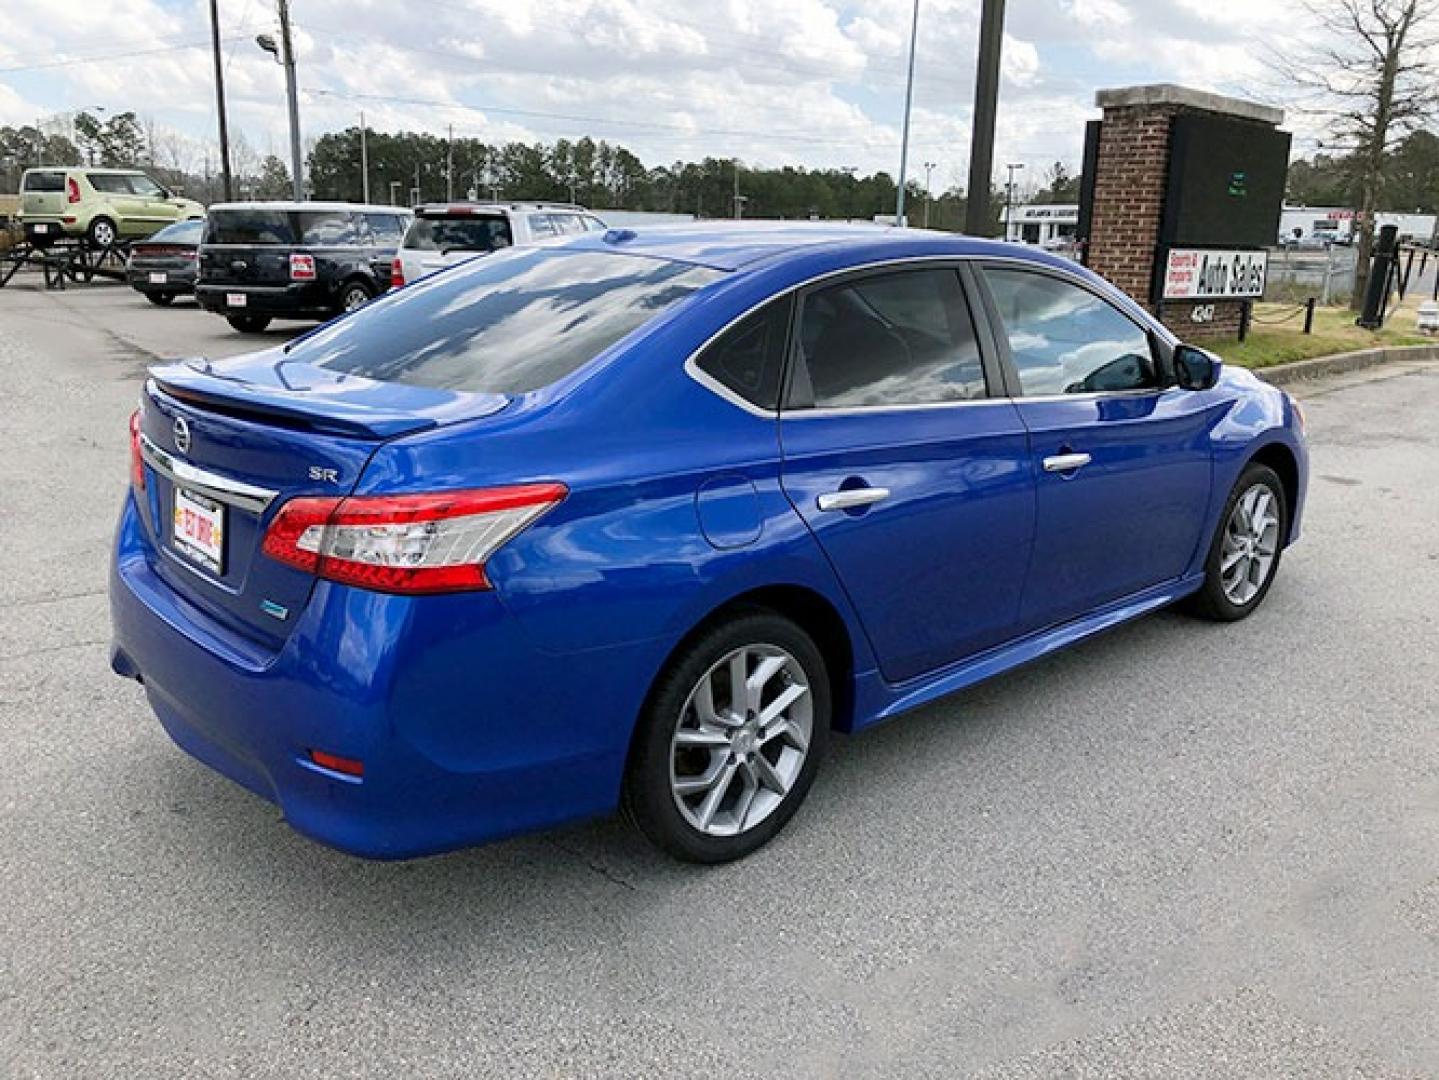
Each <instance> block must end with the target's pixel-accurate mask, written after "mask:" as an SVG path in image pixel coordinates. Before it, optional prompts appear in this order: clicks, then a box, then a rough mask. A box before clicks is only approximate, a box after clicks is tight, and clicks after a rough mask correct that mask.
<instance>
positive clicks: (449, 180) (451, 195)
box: [445, 124, 455, 202]
mask: <svg viewBox="0 0 1439 1080" xmlns="http://www.w3.org/2000/svg"><path fill="white" fill-rule="evenodd" d="M454 201H455V125H454V124H451V125H450V126H449V141H448V142H447V143H446V144H445V202H454Z"/></svg>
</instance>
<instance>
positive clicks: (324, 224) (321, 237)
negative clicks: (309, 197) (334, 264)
mask: <svg viewBox="0 0 1439 1080" xmlns="http://www.w3.org/2000/svg"><path fill="white" fill-rule="evenodd" d="M294 216H295V217H297V218H298V219H299V225H300V228H299V232H300V243H301V244H303V245H305V246H307V247H354V246H355V245H356V244H358V243H359V242H360V233H359V230H358V229H357V228H356V223H355V216H354V215H353V214H351V213H349V212H347V211H344V210H306V211H305V212H304V213H300V214H296V215H294Z"/></svg>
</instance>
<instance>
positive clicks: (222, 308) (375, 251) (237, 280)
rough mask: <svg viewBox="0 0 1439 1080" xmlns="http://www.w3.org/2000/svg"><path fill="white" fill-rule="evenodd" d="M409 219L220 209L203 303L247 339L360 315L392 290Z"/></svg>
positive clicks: (343, 210)
mask: <svg viewBox="0 0 1439 1080" xmlns="http://www.w3.org/2000/svg"><path fill="white" fill-rule="evenodd" d="M409 219H410V212H409V211H408V210H404V209H401V208H399V207H395V206H364V205H360V204H356V203H322V202H251V203H219V204H217V205H215V206H212V207H210V212H209V214H208V216H207V217H206V219H205V235H204V238H203V239H202V240H201V242H200V276H199V281H198V282H197V284H196V286H195V297H196V299H198V300H199V301H200V304H201V306H203V307H205V308H207V309H209V310H210V311H213V312H215V313H216V314H219V315H223V316H225V318H226V319H228V320H229V322H230V325H231V326H233V327H234V328H235V329H236V330H240V331H242V332H244V333H258V332H259V331H261V330H263V329H265V327H267V326H269V325H270V321H271V320H272V319H276V318H281V319H318V320H324V319H329V318H332V317H333V316H335V315H338V314H340V313H341V312H344V311H352V310H353V309H355V308H357V307H359V306H361V305H362V304H364V303H366V302H368V301H369V300H370V298H371V297H374V296H377V295H379V294H380V293H381V292H384V290H385V289H386V288H387V287H388V286H389V283H390V264H391V261H392V260H393V259H394V257H395V249H396V248H398V247H399V245H400V241H401V240H402V239H403V237H404V235H405V228H406V226H407V225H408V224H409Z"/></svg>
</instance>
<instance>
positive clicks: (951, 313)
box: [780, 266, 1034, 682]
mask: <svg viewBox="0 0 1439 1080" xmlns="http://www.w3.org/2000/svg"><path fill="white" fill-rule="evenodd" d="M797 325H798V331H797V334H796V340H795V347H794V349H793V351H792V354H791V355H792V372H791V378H790V385H789V388H788V392H787V396H786V401H785V405H784V408H783V410H782V412H781V417H780V440H781V446H782V453H783V465H782V478H783V484H784V489H785V492H786V494H787V495H788V496H789V498H790V500H791V502H793V504H794V506H795V508H796V509H797V510H798V511H799V513H800V514H801V516H803V518H804V520H805V522H806V523H807V524H808V525H809V527H810V529H811V530H812V531H813V533H814V535H815V536H816V538H817V539H818V540H819V543H820V545H821V547H822V548H823V550H824V552H825V554H826V555H827V556H828V558H829V560H830V562H831V563H832V564H833V566H834V568H835V570H836V571H837V573H838V575H839V578H840V580H841V582H842V584H843V586H844V588H845V590H846V592H847V593H848V595H849V597H850V599H851V601H852V602H853V604H854V607H855V609H856V611H857V612H858V614H859V618H860V620H861V622H862V623H863V625H864V629H865V632H866V634H867V635H868V637H869V639H870V643H871V644H872V645H873V647H874V650H875V653H876V655H877V657H878V659H879V664H880V669H881V672H882V674H883V675H884V677H885V678H886V679H888V680H889V681H891V682H902V681H904V680H906V679H910V678H913V677H915V676H917V675H922V674H924V673H925V672H927V671H932V670H934V669H936V668H939V667H943V666H944V665H946V664H949V663H952V662H954V661H956V660H959V659H961V658H963V657H966V656H969V655H972V654H974V653H976V652H980V651H982V650H984V649H986V648H988V647H990V646H993V645H995V644H998V643H999V642H1001V641H1004V640H1006V639H1007V638H1009V637H1011V636H1012V635H1013V633H1014V631H1015V625H1016V622H1017V619H1018V617H1019V605H1020V597H1021V595H1022V590H1023V578H1024V572H1025V567H1026V565H1027V564H1028V562H1029V551H1030V544H1031V539H1032V534H1033V529H1034V479H1033V474H1032V471H1031V469H1030V465H1029V439H1028V434H1027V432H1026V431H1025V428H1024V424H1023V423H1022V421H1021V420H1020V417H1019V413H1018V411H1017V409H1016V408H1015V406H1014V404H1013V403H1012V402H1010V401H1008V400H1006V399H1004V398H1002V397H991V396H990V394H989V387H990V386H996V387H997V386H998V385H999V383H998V369H997V368H994V369H992V370H990V371H989V372H986V369H985V364H984V363H983V362H982V360H981V354H980V349H979V346H978V342H977V338H976V334H975V326H974V322H973V320H972V318H971V315H970V308H969V305H968V303H967V300H966V296H965V292H964V289H963V287H962V286H961V282H960V279H959V276H958V272H957V270H956V269H955V268H954V267H952V266H937V267H932V268H924V269H905V270H890V271H880V272H875V271H870V272H867V273H862V274H858V275H855V276H851V277H847V278H843V279H840V280H838V281H833V282H830V283H827V284H824V285H821V286H817V287H814V288H811V289H809V290H807V291H806V292H805V293H804V294H803V295H802V296H801V297H800V310H799V316H798V324H797Z"/></svg>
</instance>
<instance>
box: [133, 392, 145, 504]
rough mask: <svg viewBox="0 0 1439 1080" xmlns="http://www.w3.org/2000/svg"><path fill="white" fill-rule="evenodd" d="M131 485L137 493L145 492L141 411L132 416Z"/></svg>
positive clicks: (136, 411) (137, 410)
mask: <svg viewBox="0 0 1439 1080" xmlns="http://www.w3.org/2000/svg"><path fill="white" fill-rule="evenodd" d="M130 483H131V484H133V485H134V487H135V490H136V491H144V490H145V457H144V455H143V454H142V453H141V452H140V410H139V409H136V410H135V411H134V412H132V413H131V414H130Z"/></svg>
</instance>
